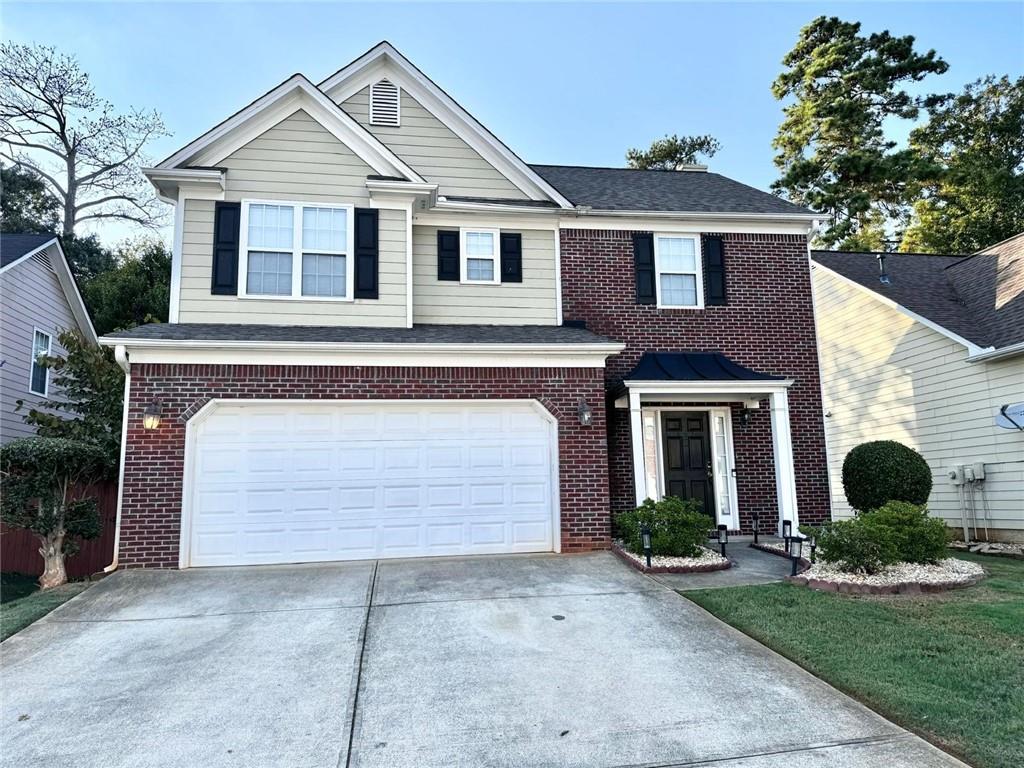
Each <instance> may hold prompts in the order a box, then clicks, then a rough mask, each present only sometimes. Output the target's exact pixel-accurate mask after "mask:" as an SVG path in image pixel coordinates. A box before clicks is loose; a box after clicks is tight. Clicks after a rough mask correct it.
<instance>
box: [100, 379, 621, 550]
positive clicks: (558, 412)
mask: <svg viewBox="0 0 1024 768" xmlns="http://www.w3.org/2000/svg"><path fill="white" fill-rule="evenodd" d="M206 398H238V399H246V398H282V399H311V400H318V399H337V400H350V399H351V400H374V399H403V398H409V399H435V398H436V399H454V400H458V399H475V398H495V399H499V398H508V399H512V398H515V399H523V398H532V399H536V400H537V401H539V402H540V403H541V404H542V405H543V406H544V407H545V408H546V409H547V410H548V411H549V412H550V413H551V414H552V415H553V416H554V417H555V418H556V419H557V420H558V458H559V484H560V507H561V526H562V551H563V552H574V551H583V550H589V549H603V548H606V547H607V546H608V543H609V516H608V507H609V497H608V463H607V448H606V443H605V440H606V425H605V420H604V412H603V409H602V408H601V403H602V402H603V399H604V382H603V378H602V371H601V369H600V368H407V367H386V368H376V367H370V366H364V367H347V366H334V367H331V366H257V365H249V366H246V365H184V364H139V365H133V366H132V382H131V398H130V403H129V413H128V419H129V420H128V442H127V453H126V456H125V466H124V489H123V502H122V512H121V536H120V552H119V563H120V566H121V567H155V568H176V567H177V566H178V544H179V537H180V531H181V494H182V481H183V473H184V460H185V421H183V420H182V419H181V418H179V417H181V416H182V415H183V414H184V413H186V412H187V411H189V409H190V408H193V410H192V411H190V413H191V412H194V409H195V407H197V406H198V405H199V404H201V403H202V402H203V401H204V400H205V399H206ZM580 398H582V399H584V400H585V401H586V402H588V403H589V404H590V406H591V408H592V409H593V412H594V420H593V425H592V426H589V427H584V426H581V425H580V423H579V419H578V416H577V405H578V403H579V401H580ZM153 400H160V401H161V403H162V423H161V425H160V427H159V429H156V430H145V429H143V427H142V411H143V409H144V408H145V407H146V405H148V404H149V403H150V402H152V401H153ZM186 420H187V418H186Z"/></svg>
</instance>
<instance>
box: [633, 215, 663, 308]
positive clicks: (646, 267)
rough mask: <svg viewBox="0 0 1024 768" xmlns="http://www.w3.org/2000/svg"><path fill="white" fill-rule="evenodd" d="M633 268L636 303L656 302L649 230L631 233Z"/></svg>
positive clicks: (652, 244) (651, 238)
mask: <svg viewBox="0 0 1024 768" xmlns="http://www.w3.org/2000/svg"><path fill="white" fill-rule="evenodd" d="M633 269H634V271H635V272H636V303H637V304H656V303H657V302H658V296H657V293H656V292H655V289H654V280H655V276H654V235H652V234H651V233H650V232H636V233H634V235H633Z"/></svg>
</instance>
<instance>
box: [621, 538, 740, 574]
mask: <svg viewBox="0 0 1024 768" xmlns="http://www.w3.org/2000/svg"><path fill="white" fill-rule="evenodd" d="M612 552H614V553H615V554H616V555H617V556H618V557H619V559H621V560H622V561H623V562H624V563H626V565H628V566H630V567H631V568H635V569H636V570H638V571H640V573H708V572H710V571H724V570H727V569H729V568H732V561H731V560H726V561H725V563H723V564H717V563H707V564H705V565H668V566H665V565H662V566H657V565H654V566H651V567H650V568H648V567H647V566H646V565H644V564H643V563H638V562H637V561H636V560H634V559H633V558H632V557H630V556H629V555H627V554H626V552H625V550H623V549H622V547H620V546H619V545H618V544H616V543H615V542H612Z"/></svg>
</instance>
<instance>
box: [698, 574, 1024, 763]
mask: <svg viewBox="0 0 1024 768" xmlns="http://www.w3.org/2000/svg"><path fill="white" fill-rule="evenodd" d="M963 557H964V559H966V560H973V561H974V562H978V563H981V564H982V565H983V566H984V567H985V570H986V571H987V572H988V574H989V577H988V578H987V579H985V581H983V582H981V584H979V585H977V586H975V587H971V588H968V589H960V590H954V591H951V592H945V593H941V594H937V595H929V596H921V597H906V596H888V597H868V596H862V595H839V594H835V593H825V592H815V591H813V590H810V589H807V588H805V587H795V586H791V585H789V584H770V585H765V586H757V587H733V588H726V589H712V590H700V591H693V592H683V593H681V594H682V595H683V596H684V597H687V598H689V599H690V600H693V601H694V602H696V603H697V604H698V605H700V606H702V607H704V608H705V609H707V610H708V611H710V612H711V613H713V614H714V615H716V616H718V617H719V618H720V619H722V620H724V621H726V622H728V623H729V624H732V625H733V626H734V627H736V628H738V629H740V630H742V631H743V632H745V633H746V634H748V635H750V636H751V637H753V638H755V639H757V640H759V641H760V642H762V643H764V644H765V645H767V646H768V647H769V648H772V649H773V650H775V651H777V652H779V653H781V654H782V655H783V656H786V657H788V658H790V659H792V660H793V661H795V662H797V663H798V664H800V665H801V666H802V667H804V668H805V669H808V670H809V671H811V672H812V673H814V674H815V675H817V676H818V677H820V678H822V679H823V680H826V681H827V682H829V683H831V684H832V685H834V686H836V687H837V688H839V689H840V690H842V691H845V692H846V693H848V694H850V695H851V696H853V697H854V698H857V699H859V700H860V701H862V702H864V703H865V704H867V705H868V706H869V707H871V708H872V709H874V710H875V711H877V712H879V713H881V714H883V715H885V716H886V717H888V718H890V719H892V720H894V721H895V722H897V723H899V724H901V725H903V726H904V727H906V728H909V729H911V730H914V731H916V732H917V733H920V734H921V735H922V736H925V737H926V738H927V739H929V740H930V741H932V742H933V743H935V744H938V745H939V746H941V747H944V748H946V749H948V750H949V751H951V752H953V753H955V754H957V755H959V756H961V757H963V758H965V759H966V760H967V761H968V762H970V763H972V764H974V765H977V766H981V767H982V768H1020V766H1024V561H1019V560H1009V559H1002V558H994V557H983V556H974V555H964V556H963Z"/></svg>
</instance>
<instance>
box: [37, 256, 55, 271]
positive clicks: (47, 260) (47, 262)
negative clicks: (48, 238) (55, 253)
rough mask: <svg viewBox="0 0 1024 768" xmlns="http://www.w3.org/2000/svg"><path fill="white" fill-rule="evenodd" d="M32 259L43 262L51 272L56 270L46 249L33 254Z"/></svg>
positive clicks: (38, 262)
mask: <svg viewBox="0 0 1024 768" xmlns="http://www.w3.org/2000/svg"><path fill="white" fill-rule="evenodd" d="M32 261H34V262H36V263H37V264H41V265H42V266H43V267H44V268H46V269H48V270H49V271H50V272H53V271H54V269H53V264H51V263H50V257H49V256H48V255H47V253H46V251H40V252H39V253H34V254H32Z"/></svg>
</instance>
